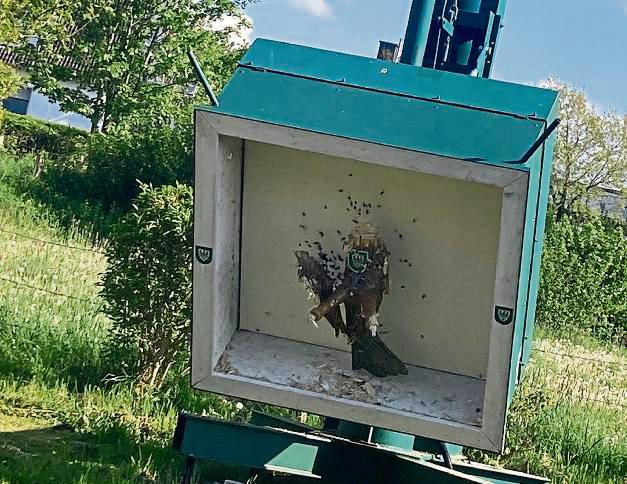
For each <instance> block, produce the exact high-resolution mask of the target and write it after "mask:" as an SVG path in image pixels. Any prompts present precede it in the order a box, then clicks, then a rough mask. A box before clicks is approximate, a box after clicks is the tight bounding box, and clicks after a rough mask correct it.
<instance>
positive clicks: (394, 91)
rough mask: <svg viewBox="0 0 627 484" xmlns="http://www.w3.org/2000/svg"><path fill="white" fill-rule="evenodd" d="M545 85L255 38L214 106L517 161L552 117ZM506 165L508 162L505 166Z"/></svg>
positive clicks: (551, 96)
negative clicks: (507, 80)
mask: <svg viewBox="0 0 627 484" xmlns="http://www.w3.org/2000/svg"><path fill="white" fill-rule="evenodd" d="M557 98H558V94H557V93H556V92H554V91H551V90H547V89H540V88H535V87H530V86H522V85H517V84H511V83H505V82H500V81H494V80H490V79H483V78H474V77H469V76H464V75H459V74H454V73H449V72H443V71H435V70H432V69H425V68H419V67H414V66H408V65H403V64H395V63H392V62H388V61H381V60H377V59H371V58H366V57H360V56H354V55H348V54H342V53H338V52H331V51H325V50H320V49H313V48H309V47H302V46H297V45H291V44H285V43H281V42H275V41H270V40H264V39H259V40H257V41H256V42H255V43H254V44H253V45H252V46H251V48H250V50H249V51H248V53H247V54H246V55H245V56H244V58H243V59H242V61H241V62H240V64H239V66H238V69H237V71H236V73H235V75H234V76H233V78H232V80H231V81H230V83H229V84H228V85H227V86H226V87H225V89H224V90H223V92H222V94H221V96H220V98H219V99H220V106H219V107H204V108H201V109H207V110H210V111H212V112H216V113H220V114H224V115H228V116H236V117H241V118H246V119H252V120H256V121H262V122H267V123H272V124H277V125H282V126H289V127H293V128H299V129H303V130H308V131H314V132H320V133H325V134H330V135H334V136H340V137H347V138H351V139H357V140H361V141H369V142H373V143H378V144H382V145H388V146H394V147H398V148H404V149H409V150H414V151H420V152H425V153H430V154H435V155H440V156H448V157H453V158H460V159H467V160H473V161H477V162H485V163H490V164H498V165H508V166H511V167H517V168H521V169H524V168H525V166H524V165H515V163H516V162H517V160H519V159H520V158H521V157H522V155H524V154H525V152H526V151H527V150H528V149H529V148H530V147H531V145H532V144H533V143H534V142H535V141H536V140H537V139H538V137H539V136H540V135H541V133H542V131H543V130H544V129H545V127H546V125H547V123H548V122H550V121H551V120H552V119H553V118H554V117H555V114H556V109H557ZM512 164H514V165H512Z"/></svg>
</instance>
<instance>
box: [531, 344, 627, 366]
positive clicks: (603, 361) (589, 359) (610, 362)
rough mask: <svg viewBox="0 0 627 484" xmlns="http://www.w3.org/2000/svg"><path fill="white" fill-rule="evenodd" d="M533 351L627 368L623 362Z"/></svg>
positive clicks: (626, 364) (548, 351) (555, 352)
mask: <svg viewBox="0 0 627 484" xmlns="http://www.w3.org/2000/svg"><path fill="white" fill-rule="evenodd" d="M533 351H537V352H539V353H545V354H548V355H553V356H559V357H562V358H572V359H574V360H581V361H588V362H593V363H603V364H606V365H618V366H622V367H625V368H627V361H625V362H621V361H614V360H612V361H608V360H602V359H600V358H588V357H585V356H577V355H572V354H570V353H560V352H557V351H550V350H544V349H541V348H534V349H533Z"/></svg>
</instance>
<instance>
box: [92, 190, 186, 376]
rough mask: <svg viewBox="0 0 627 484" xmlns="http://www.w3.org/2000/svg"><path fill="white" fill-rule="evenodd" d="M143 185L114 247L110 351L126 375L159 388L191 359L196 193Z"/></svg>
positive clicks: (117, 229) (107, 278) (109, 282)
mask: <svg viewBox="0 0 627 484" xmlns="http://www.w3.org/2000/svg"><path fill="white" fill-rule="evenodd" d="M140 188H141V192H140V194H139V196H138V197H137V199H136V201H135V204H134V205H133V208H132V210H131V211H130V212H129V213H128V214H127V215H126V216H125V217H124V218H123V219H122V220H121V221H120V223H119V224H117V225H116V226H114V228H113V232H112V236H111V239H110V244H109V246H108V248H107V256H108V258H109V266H108V268H107V270H106V272H105V273H104V278H103V282H102V286H103V291H102V296H103V297H104V299H105V301H106V308H105V311H106V312H107V314H108V315H109V317H110V318H111V320H112V324H113V327H112V339H111V341H110V344H109V347H108V351H107V352H108V354H109V355H110V356H112V357H113V358H114V359H117V360H119V361H120V362H121V363H122V368H121V371H122V372H125V373H127V374H130V375H133V376H138V378H139V380H140V381H141V382H143V383H145V384H148V385H157V386H160V385H161V384H162V383H163V382H164V381H165V379H166V377H167V375H168V372H169V370H170V369H171V368H172V367H173V366H174V365H177V364H178V363H181V364H184V362H186V357H187V351H188V349H187V348H188V335H189V322H190V319H191V269H192V242H193V235H192V207H193V195H192V189H191V188H190V187H188V186H186V185H181V184H177V185H175V186H164V187H161V188H153V187H151V186H148V185H144V184H142V185H141V187H140Z"/></svg>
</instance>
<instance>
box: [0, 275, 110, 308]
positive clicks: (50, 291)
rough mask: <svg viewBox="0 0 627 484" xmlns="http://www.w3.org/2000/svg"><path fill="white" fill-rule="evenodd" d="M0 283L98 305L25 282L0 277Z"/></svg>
mask: <svg viewBox="0 0 627 484" xmlns="http://www.w3.org/2000/svg"><path fill="white" fill-rule="evenodd" d="M0 281H4V282H8V283H9V284H13V285H14V286H18V287H24V288H28V289H32V290H33V291H39V292H45V293H47V294H51V295H53V296H58V297H64V298H66V299H71V300H73V301H81V302H84V303H88V304H100V301H98V300H93V299H85V298H82V297H77V296H73V295H71V294H65V293H62V292H58V291H52V290H50V289H44V288H43V287H37V286H32V285H31V284H27V283H25V282H19V281H16V280H14V279H10V278H8V277H4V276H0Z"/></svg>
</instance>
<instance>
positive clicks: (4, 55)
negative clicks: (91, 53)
mask: <svg viewBox="0 0 627 484" xmlns="http://www.w3.org/2000/svg"><path fill="white" fill-rule="evenodd" d="M55 50H56V48H55ZM0 62H4V63H5V64H8V65H10V66H13V67H15V68H17V69H26V70H28V69H32V68H33V67H35V63H34V62H33V61H32V60H31V59H29V58H28V57H27V56H25V55H23V54H21V53H20V52H18V51H17V50H16V49H15V48H13V47H11V46H9V45H0ZM55 62H56V66H57V67H64V68H66V69H70V70H72V71H75V72H82V71H84V70H85V69H86V65H85V64H84V63H81V62H78V61H76V60H75V59H73V58H72V57H70V56H65V57H62V58H61V59H59V60H55Z"/></svg>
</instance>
